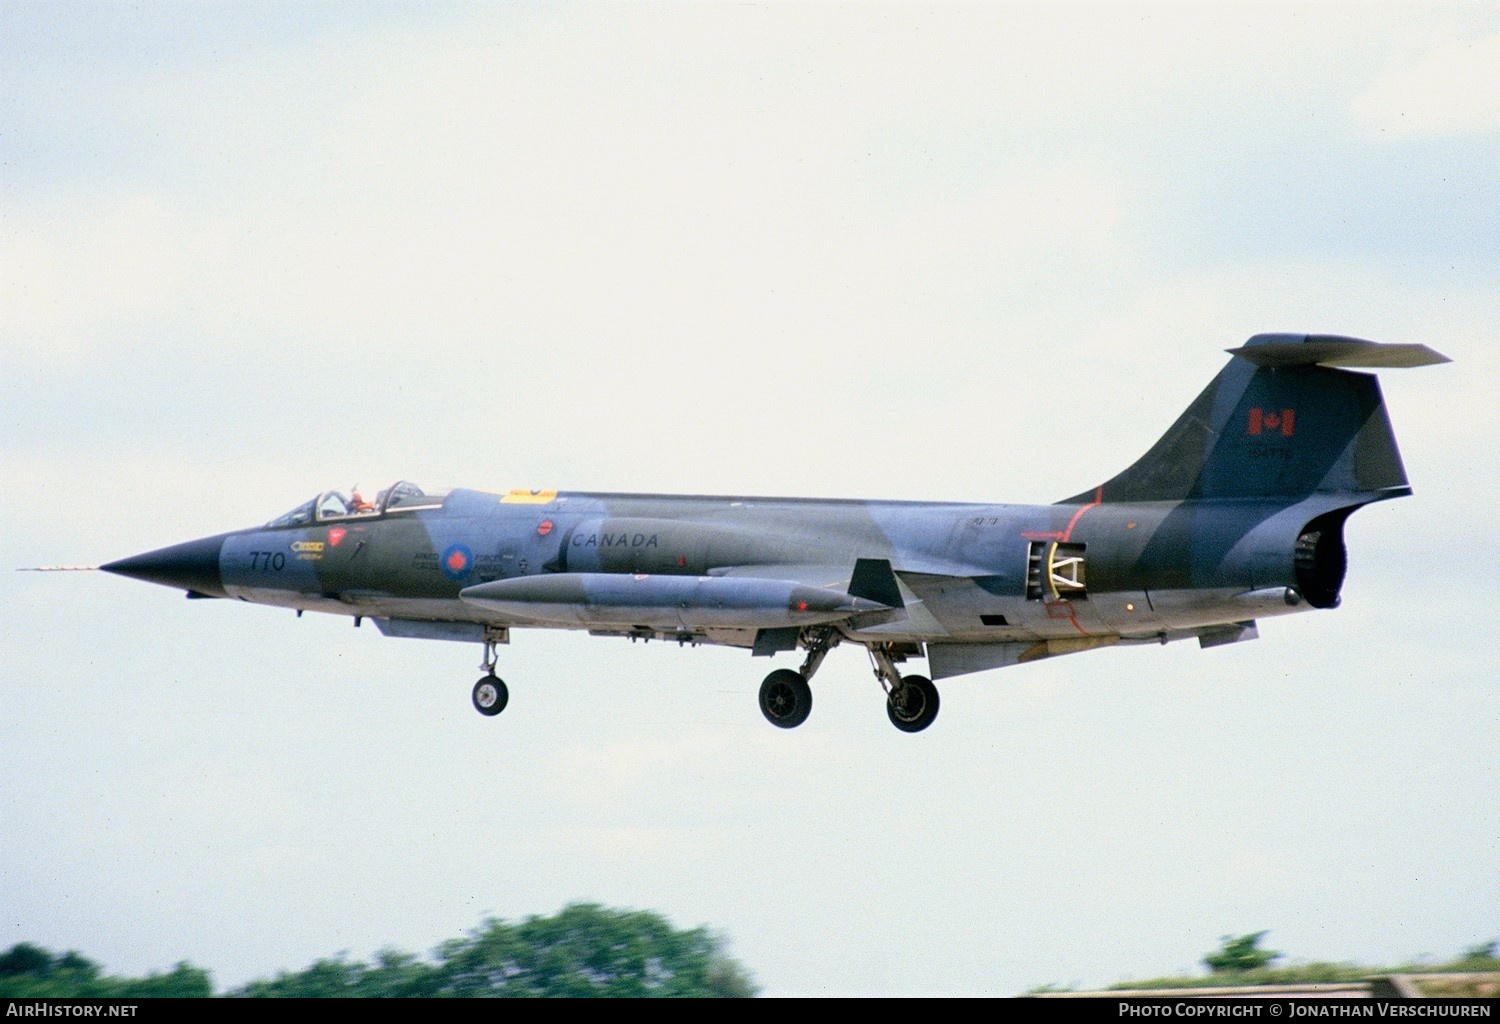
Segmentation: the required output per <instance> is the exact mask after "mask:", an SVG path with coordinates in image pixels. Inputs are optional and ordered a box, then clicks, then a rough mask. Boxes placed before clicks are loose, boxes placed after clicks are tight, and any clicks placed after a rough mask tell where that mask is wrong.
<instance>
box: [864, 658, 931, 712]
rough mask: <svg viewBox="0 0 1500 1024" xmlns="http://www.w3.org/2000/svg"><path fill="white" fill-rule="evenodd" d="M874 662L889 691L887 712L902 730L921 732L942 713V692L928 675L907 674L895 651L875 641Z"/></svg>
mask: <svg viewBox="0 0 1500 1024" xmlns="http://www.w3.org/2000/svg"><path fill="white" fill-rule="evenodd" d="M869 651H870V661H871V662H872V663H873V664H874V667H875V678H876V679H878V680H879V681H880V686H881V688H882V689H884V690H885V693H886V697H885V712H886V714H887V715H888V716H890V719H891V724H892V725H894V726H895V727H896V728H898V729H900V730H901V731H902V732H921V731H922V730H923V729H925V728H927V727H928V726H929V725H931V724H932V723H933V720H934V719H936V718H937V713H938V691H937V687H936V686H934V685H933V684H932V680H931V679H928V678H927V677H926V676H903V675H902V674H901V673H900V672H899V671H898V670H897V669H896V662H895V658H893V657H892V652H891V650H890V649H889V648H888V647H886V646H885V645H883V644H871V645H870V647H869Z"/></svg>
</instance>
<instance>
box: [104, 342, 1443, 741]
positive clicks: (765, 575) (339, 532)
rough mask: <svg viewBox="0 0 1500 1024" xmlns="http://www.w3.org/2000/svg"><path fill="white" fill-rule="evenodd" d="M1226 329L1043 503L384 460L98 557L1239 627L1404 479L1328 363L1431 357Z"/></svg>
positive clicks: (448, 588)
mask: <svg viewBox="0 0 1500 1024" xmlns="http://www.w3.org/2000/svg"><path fill="white" fill-rule="evenodd" d="M1233 352H1234V356H1235V357H1234V358H1233V359H1231V361H1230V364H1229V365H1228V366H1227V367H1225V369H1224V370H1223V371H1222V372H1221V373H1220V374H1219V376H1218V377H1216V378H1215V380H1214V381H1213V383H1212V384H1210V385H1209V387H1208V388H1207V389H1205V391H1204V392H1203V394H1202V395H1200V396H1199V398H1198V399H1197V400H1196V401H1195V402H1194V403H1193V404H1192V405H1191V406H1190V407H1189V408H1188V410H1187V411H1186V412H1184V413H1183V415H1182V416H1181V417H1180V418H1179V419H1178V421H1177V423H1176V424H1174V426H1173V427H1172V429H1171V430H1169V431H1168V432H1167V434H1166V435H1164V436H1163V438H1162V439H1161V440H1160V441H1159V442H1158V443H1157V444H1156V446H1155V447H1153V448H1152V449H1151V451H1150V452H1148V453H1147V455H1146V456H1144V457H1143V458H1142V459H1141V460H1139V461H1138V462H1137V463H1136V464H1134V465H1133V466H1131V467H1130V468H1129V469H1127V470H1126V471H1125V472H1123V473H1121V474H1120V475H1119V476H1117V477H1115V478H1113V479H1112V480H1110V481H1108V482H1106V483H1104V484H1102V485H1100V486H1099V487H1097V488H1095V489H1094V490H1092V491H1089V492H1084V493H1083V494H1080V495H1078V496H1075V497H1073V498H1070V499H1067V500H1065V501H1063V502H1060V503H1057V504H1051V505H981V504H956V503H928V502H891V501H847V500H817V499H806V498H766V497H709V496H669V495H651V494H605V493H587V492H566V491H559V492H554V491H539V492H536V491H510V492H505V493H492V492H486V491H478V490H454V491H451V492H447V493H446V494H442V495H427V494H423V493H422V492H421V490H420V489H419V488H416V487H414V486H412V485H409V484H401V485H398V486H396V487H393V488H391V489H390V490H388V491H386V492H382V494H381V496H380V497H379V498H378V499H377V501H376V502H374V503H364V504H363V507H362V510H356V508H355V507H354V506H353V505H351V504H350V503H349V502H348V501H347V500H346V499H344V498H343V497H342V496H341V495H337V494H334V493H332V492H329V493H326V494H325V495H322V496H320V497H319V498H318V499H315V500H314V501H313V502H310V503H308V505H306V506H303V507H302V508H300V509H298V510H294V511H293V512H292V513H288V515H287V516H283V517H282V518H281V519H280V520H276V521H273V522H272V523H271V524H269V525H267V526H264V527H258V528H253V529H248V530H240V531H236V532H233V533H228V534H223V535H220V536H218V537H211V538H205V539H204V540H201V541H192V542H189V543H188V544H182V545H177V546H175V547H172V548H166V549H162V550H160V551H156V552H151V553H149V554H146V555H139V556H136V557H134V558H130V559H123V560H121V561H119V562H115V563H111V564H110V565H107V566H104V568H105V569H108V570H110V571H113V572H118V573H121V574H123V575H128V576H135V577H137V578H142V579H148V580H152V581H154V582H159V583H164V584H167V585H171V586H179V587H182V588H183V589H186V590H188V591H189V595H190V596H203V597H227V598H234V599H239V600H244V601H250V602H255V603H259V604H269V605H279V606H284V607H288V608H295V609H299V610H311V611H322V612H332V613H335V614H342V615H351V616H356V617H361V618H363V617H369V618H371V619H372V620H374V621H375V622H376V623H377V625H379V626H380V628H381V629H382V631H384V632H386V633H389V634H392V635H398V636H414V637H428V638H443V639H456V640H471V641H474V642H482V641H483V642H488V643H493V642H497V641H502V642H503V641H504V640H505V639H507V638H508V630H509V629H511V628H519V627H528V626H536V627H544V628H565V629H587V630H589V631H590V632H593V633H596V634H606V635H623V636H634V637H645V638H662V639H676V640H679V641H682V642H692V643H712V644H721V645H728V646H734V647H742V648H748V649H751V650H752V651H753V652H754V653H755V654H773V653H776V652H778V651H787V650H794V649H796V648H797V647H799V646H803V647H810V648H811V647H813V646H819V645H821V648H820V649H826V647H827V646H829V645H830V641H831V642H832V643H837V642H838V641H840V640H843V641H848V642H855V643H860V644H863V645H865V646H867V647H869V648H870V649H871V652H872V654H877V655H880V656H881V657H884V658H887V659H894V660H897V661H899V660H905V659H906V658H907V657H913V656H925V657H927V658H928V659H929V665H930V669H931V675H932V676H933V677H934V678H942V677H945V676H953V675H959V674H963V673H966V672H973V671H979V670H983V669H988V668H995V667H1000V666H1004V665H1012V664H1016V663H1018V662H1024V661H1030V660H1034V659H1037V658H1044V657H1048V656H1052V655H1057V654H1066V653H1072V652H1076V651H1082V650H1087V649H1090V648H1094V647H1101V646H1106V645H1110V644H1116V643H1140V642H1166V641H1168V640H1173V639H1180V638H1186V637H1197V638H1199V641H1200V643H1202V644H1203V645H1204V646H1212V645H1214V644H1218V643H1228V642H1233V641H1236V640H1242V639H1251V638H1253V637H1254V636H1255V635H1256V634H1255V621H1254V620H1256V619H1258V618H1261V617H1265V616H1271V615H1279V614H1286V613H1289V612H1294V611H1301V610H1305V609H1308V608H1327V607H1332V606H1334V605H1336V604H1337V602H1338V593H1339V588H1340V586H1341V585H1342V582H1343V578H1344V571H1345V552H1344V544H1343V536H1342V526H1343V522H1344V520H1345V519H1346V518H1347V517H1348V515H1349V514H1350V513H1352V512H1353V511H1354V510H1355V509H1357V508H1359V507H1360V506H1362V505H1364V504H1367V503H1369V502H1372V501H1378V500H1381V499H1383V498H1389V497H1395V496H1399V495H1403V494H1409V493H1410V488H1409V486H1408V485H1407V481H1406V476H1405V472H1404V469H1403V468H1402V465H1401V460H1400V455H1399V453H1398V451H1397V449H1396V445H1395V440H1394V437H1393V436H1392V434H1391V430H1390V425H1389V422H1388V420H1387V418H1386V415H1385V409H1384V404H1383V401H1382V399H1381V395H1380V391H1379V387H1378V385H1377V383H1376V381H1375V379H1374V377H1373V376H1370V375H1367V374H1362V373H1351V372H1349V371H1348V370H1346V369H1343V368H1340V367H1346V366H1350V365H1365V366H1368V365H1376V366H1399V365H1424V364H1426V363H1430V362H1435V361H1441V359H1442V357H1439V356H1436V354H1435V353H1431V352H1430V351H1429V350H1426V349H1421V348H1420V346H1377V345H1373V344H1372V343H1369V342H1359V341H1356V340H1353V339H1343V338H1334V337H1328V336H1303V335H1259V336H1257V337H1256V338H1253V339H1251V341H1250V342H1249V343H1248V344H1247V345H1246V346H1245V347H1243V348H1241V349H1237V350H1233ZM819 657H821V655H819ZM881 664H882V665H885V666H886V668H885V670H884V675H885V676H886V677H887V678H889V679H890V680H891V681H892V684H893V686H895V687H898V688H899V686H900V676H899V674H897V673H895V672H894V670H892V669H890V668H889V664H888V662H886V661H882V662H881ZM815 669H816V663H815V662H814V663H812V664H811V665H810V666H804V672H803V675H804V676H810V675H811V672H812V671H814V670H815ZM877 674H881V670H877ZM929 685H930V684H929ZM763 699H764V698H763ZM935 699H936V697H935V694H934V696H933V700H934V701H935ZM476 700H477V698H476ZM502 706H503V703H502ZM767 713H768V716H769V715H770V712H769V711H768V712H767ZM933 713H935V707H934V710H933ZM804 716H805V712H804ZM773 720H774V719H773ZM799 721H800V719H799ZM779 724H785V723H779ZM792 724H796V723H792ZM924 724H925V723H924ZM918 727H920V726H918Z"/></svg>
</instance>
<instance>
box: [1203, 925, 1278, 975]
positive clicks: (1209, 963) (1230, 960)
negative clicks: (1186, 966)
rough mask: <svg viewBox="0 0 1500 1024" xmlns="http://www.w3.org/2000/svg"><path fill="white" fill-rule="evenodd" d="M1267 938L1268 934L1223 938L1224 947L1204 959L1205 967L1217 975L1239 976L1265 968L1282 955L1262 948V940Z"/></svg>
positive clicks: (1260, 933) (1258, 933) (1226, 936)
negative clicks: (1238, 974)
mask: <svg viewBox="0 0 1500 1024" xmlns="http://www.w3.org/2000/svg"><path fill="white" fill-rule="evenodd" d="M1265 937H1266V932H1255V933H1253V934H1251V935H1238V936H1229V935H1225V936H1222V937H1221V938H1220V939H1219V941H1220V942H1222V943H1223V945H1222V946H1220V947H1219V949H1218V950H1217V951H1215V952H1213V953H1210V954H1208V956H1206V957H1204V958H1203V965H1204V966H1205V967H1207V968H1208V969H1209V970H1210V971H1212V972H1213V973H1215V974H1237V973H1240V972H1243V971H1253V970H1256V969H1258V968H1261V967H1264V966H1266V965H1267V964H1269V963H1270V962H1271V961H1272V960H1277V959H1279V958H1280V957H1281V954H1280V953H1277V952H1275V951H1273V950H1269V949H1261V948H1260V940H1261V939H1263V938H1265Z"/></svg>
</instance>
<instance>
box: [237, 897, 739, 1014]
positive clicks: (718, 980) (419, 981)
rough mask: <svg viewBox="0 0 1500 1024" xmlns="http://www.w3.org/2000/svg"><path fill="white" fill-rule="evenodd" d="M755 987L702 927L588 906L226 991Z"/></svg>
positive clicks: (648, 991)
mask: <svg viewBox="0 0 1500 1024" xmlns="http://www.w3.org/2000/svg"><path fill="white" fill-rule="evenodd" d="M754 994H755V986H754V984H753V983H752V982H751V980H750V977H749V975H748V974H746V973H745V970H744V969H743V968H742V967H741V966H740V965H739V964H738V963H736V962H735V961H734V960H732V959H730V958H729V957H728V956H727V955H726V954H725V953H724V949H723V942H722V940H720V939H719V938H718V937H716V936H714V935H713V934H712V933H710V932H709V931H707V930H706V929H703V928H694V929H692V930H690V931H678V930H676V929H674V928H673V927H672V926H671V925H670V924H668V923H667V921H666V920H665V919H664V918H662V917H661V916H660V915H658V914H653V913H651V912H649V911H643V910H611V909H609V908H606V907H600V906H596V905H594V904H588V903H577V904H573V905H571V906H568V907H565V908H564V909H563V910H562V911H561V912H560V913H558V914H557V915H555V916H553V917H528V918H527V919H526V920H525V921H522V922H521V923H520V924H510V923H508V922H506V921H501V920H490V921H487V922H485V924H484V925H483V926H482V927H480V928H478V929H476V930H474V931H473V932H470V933H469V934H468V935H467V936H466V937H464V938H461V939H453V940H451V941H449V942H445V943H444V944H443V945H442V946H440V947H438V949H437V951H436V963H427V962H424V961H422V960H419V959H418V958H416V957H414V956H412V955H411V954H409V953H402V952H399V951H396V950H386V951H384V952H382V953H380V954H379V955H378V956H377V957H376V962H375V964H374V965H370V964H365V963H360V962H357V961H356V962H350V961H348V960H346V959H344V958H343V957H342V956H341V957H338V958H335V959H332V960H319V961H318V962H317V963H315V964H313V965H312V966H310V967H308V968H307V969H306V970H304V971H300V972H297V973H283V974H280V975H278V976H277V977H276V978H275V979H274V980H271V981H256V982H251V983H250V984H249V985H246V986H245V987H244V988H243V989H240V990H239V991H238V992H234V993H231V995H245V996H265V997H272V998H274V997H303V998H305V997H326V996H362V997H388V996H398V997H399V996H449V997H493V996H512V997H514V996H523V997H524V996H611V997H622V996H654V997H662V996H690V997H705V996H725V997H745V996H753V995H754Z"/></svg>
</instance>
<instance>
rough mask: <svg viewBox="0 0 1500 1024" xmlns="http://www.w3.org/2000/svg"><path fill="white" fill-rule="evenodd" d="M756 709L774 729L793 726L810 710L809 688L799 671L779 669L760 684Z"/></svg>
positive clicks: (800, 721)
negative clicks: (758, 707) (758, 709)
mask: <svg viewBox="0 0 1500 1024" xmlns="http://www.w3.org/2000/svg"><path fill="white" fill-rule="evenodd" d="M760 711H761V714H763V715H765V716H766V721H768V722H770V723H771V724H772V725H774V726H776V727H777V728H778V729H795V728H796V727H797V726H799V725H801V724H802V723H803V722H805V721H807V716H808V715H809V714H811V713H812V688H811V687H809V686H808V685H807V680H806V679H804V678H802V673H801V672H794V671H792V670H791V669H789V668H779V669H777V670H776V671H775V672H772V673H771V674H770V675H768V676H766V681H765V682H763V683H761V684H760Z"/></svg>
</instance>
